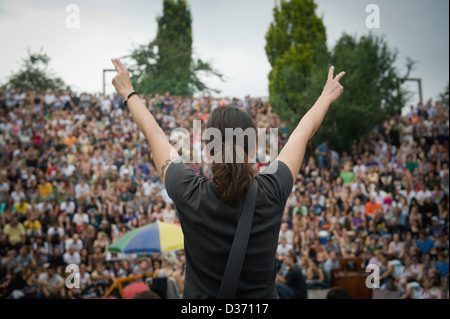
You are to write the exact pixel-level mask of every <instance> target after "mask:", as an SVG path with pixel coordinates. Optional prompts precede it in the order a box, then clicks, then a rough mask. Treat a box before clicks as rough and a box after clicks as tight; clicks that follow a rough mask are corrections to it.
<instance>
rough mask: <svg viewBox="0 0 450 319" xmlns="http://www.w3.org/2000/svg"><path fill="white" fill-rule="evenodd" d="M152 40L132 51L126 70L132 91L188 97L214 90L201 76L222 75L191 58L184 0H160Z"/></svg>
mask: <svg viewBox="0 0 450 319" xmlns="http://www.w3.org/2000/svg"><path fill="white" fill-rule="evenodd" d="M157 22H158V32H157V35H156V38H155V39H154V40H153V41H152V42H150V43H149V44H147V45H140V46H138V47H137V48H136V49H134V50H133V52H132V53H131V55H130V56H129V57H131V59H132V60H133V61H134V62H135V65H134V66H132V67H131V68H130V71H131V73H132V81H133V85H134V87H135V89H136V90H137V91H138V92H140V93H144V94H148V93H159V94H164V93H165V92H170V93H171V94H172V95H189V96H192V95H193V93H194V92H195V91H206V92H208V91H215V92H218V91H217V90H214V89H210V88H208V87H207V85H206V84H205V83H203V82H202V81H201V80H200V78H199V75H200V74H201V73H205V74H214V75H216V76H218V77H219V78H221V79H222V75H221V74H220V73H218V72H217V71H215V70H213V68H212V67H211V65H210V64H209V63H207V62H204V61H202V60H201V59H193V58H192V27H191V25H192V18H191V13H190V10H189V8H188V6H187V3H186V1H185V0H164V3H163V14H162V16H160V17H158V18H157Z"/></svg>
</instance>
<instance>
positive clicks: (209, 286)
mask: <svg viewBox="0 0 450 319" xmlns="http://www.w3.org/2000/svg"><path fill="white" fill-rule="evenodd" d="M271 165H278V168H277V170H276V171H275V172H274V173H272V174H269V173H265V172H263V173H260V174H259V175H257V176H256V179H257V180H258V183H259V188H258V193H257V197H256V204H255V211H254V217H253V224H252V229H251V233H250V239H249V243H248V249H247V254H246V257H245V260H244V266H243V268H242V272H241V276H240V280H239V284H238V288H237V292H236V298H252V299H253V298H277V294H276V289H275V277H276V267H275V254H276V249H277V244H278V235H279V230H280V225H281V217H282V215H283V210H284V207H285V203H286V201H287V198H288V197H289V194H290V193H291V190H292V186H293V179H292V174H291V172H290V170H289V168H288V167H287V166H286V165H285V164H284V163H283V162H281V161H276V162H274V163H272V164H271ZM266 171H268V170H266ZM271 171H273V170H271ZM166 187H167V192H168V194H169V196H170V197H171V198H172V199H173V201H174V203H175V205H176V207H177V211H178V212H179V215H180V222H181V226H182V228H183V232H184V236H185V237H184V238H185V241H184V244H185V255H186V269H187V271H186V278H185V291H184V294H183V296H184V298H208V297H209V298H214V297H216V296H217V293H218V291H219V287H220V284H221V282H222V276H223V273H224V270H225V266H226V263H227V260H228V256H229V252H230V249H231V244H232V242H233V238H234V234H235V231H236V226H237V222H238V215H239V212H240V207H241V205H235V206H229V205H225V204H223V203H222V202H221V201H220V200H219V195H218V193H217V190H216V188H215V186H214V184H213V183H212V182H211V181H209V180H207V179H206V178H204V177H202V176H199V175H196V174H195V173H194V172H193V171H192V170H191V169H189V168H188V167H187V166H186V165H185V164H183V163H172V164H171V165H170V166H169V168H168V169H167V173H166Z"/></svg>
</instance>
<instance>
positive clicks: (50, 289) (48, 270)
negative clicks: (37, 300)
mask: <svg viewBox="0 0 450 319" xmlns="http://www.w3.org/2000/svg"><path fill="white" fill-rule="evenodd" d="M44 269H45V270H44V271H43V272H42V273H41V274H40V275H39V279H38V282H39V292H40V294H41V295H42V297H44V298H58V297H65V280H64V279H63V277H61V276H60V275H59V274H58V273H57V272H56V265H53V264H45V265H44Z"/></svg>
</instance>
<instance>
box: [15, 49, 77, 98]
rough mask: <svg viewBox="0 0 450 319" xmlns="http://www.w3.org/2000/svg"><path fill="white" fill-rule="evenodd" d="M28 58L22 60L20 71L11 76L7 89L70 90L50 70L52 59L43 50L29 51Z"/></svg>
mask: <svg viewBox="0 0 450 319" xmlns="http://www.w3.org/2000/svg"><path fill="white" fill-rule="evenodd" d="M27 52H28V56H27V57H26V58H22V66H21V68H20V70H19V71H18V72H16V73H13V74H11V75H10V76H9V78H8V82H7V83H6V86H7V87H10V88H15V89H26V90H35V91H38V90H46V89H49V88H50V89H60V90H68V89H70V87H69V86H67V85H66V84H65V83H64V81H63V80H62V79H61V78H60V77H56V76H55V75H54V74H53V73H52V72H51V71H49V70H48V64H49V63H50V57H49V56H48V55H47V54H46V53H44V52H43V49H42V48H41V50H40V51H39V52H37V53H32V52H31V51H30V49H28V50H27Z"/></svg>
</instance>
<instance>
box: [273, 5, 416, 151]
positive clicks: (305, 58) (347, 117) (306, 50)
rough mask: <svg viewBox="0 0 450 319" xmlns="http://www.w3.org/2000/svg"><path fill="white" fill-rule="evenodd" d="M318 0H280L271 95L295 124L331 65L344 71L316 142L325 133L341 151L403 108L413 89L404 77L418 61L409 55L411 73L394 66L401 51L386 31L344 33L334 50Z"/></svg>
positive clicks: (277, 109) (275, 106)
mask: <svg viewBox="0 0 450 319" xmlns="http://www.w3.org/2000/svg"><path fill="white" fill-rule="evenodd" d="M315 9H316V4H315V3H314V1H313V0H291V1H289V2H288V1H284V0H282V1H281V6H280V7H278V6H276V7H275V8H274V21H273V22H272V23H271V25H270V27H269V30H268V32H267V34H266V54H267V58H268V60H269V62H270V64H271V66H272V70H271V71H270V73H269V101H270V103H271V105H272V107H273V109H274V111H275V112H276V113H277V114H278V115H279V116H280V117H281V119H282V120H285V121H290V122H291V123H292V125H291V130H292V129H294V128H295V126H296V125H297V123H298V121H299V120H300V119H301V118H302V117H303V116H304V115H305V113H306V112H307V111H308V110H309V109H310V108H311V106H312V105H313V104H314V103H315V102H316V100H317V98H318V97H319V96H320V94H321V92H322V89H323V86H324V85H325V83H326V79H327V73H328V69H329V67H330V66H331V65H334V66H335V70H336V74H337V73H338V72H340V71H345V72H346V75H345V77H344V78H343V79H342V80H341V83H342V84H343V86H344V90H345V91H344V93H343V95H342V96H341V97H340V98H339V99H338V101H336V102H335V103H334V104H333V105H332V106H331V107H330V109H329V111H328V113H327V115H326V117H325V119H324V121H323V122H322V125H321V127H320V129H319V130H318V131H317V132H316V134H315V136H314V138H313V140H312V142H313V144H315V145H317V144H318V143H320V142H321V141H323V140H324V139H328V140H330V145H331V146H332V147H333V148H334V149H336V150H338V151H341V150H343V149H347V148H349V147H350V146H351V143H352V142H353V141H354V140H356V139H357V138H358V137H359V136H362V135H364V134H366V133H368V132H369V131H370V130H371V129H372V128H373V127H374V126H376V125H378V124H380V123H382V122H383V121H384V120H385V119H387V118H388V117H390V116H392V115H393V114H396V113H399V112H400V110H401V108H402V106H403V105H404V104H405V102H406V100H407V97H408V94H407V93H408V92H406V91H405V90H403V89H402V83H403V80H402V79H404V78H407V77H408V76H409V73H410V71H411V69H412V67H413V65H414V61H412V60H411V59H408V60H407V64H406V68H407V71H406V75H403V76H401V75H400V74H399V71H398V70H397V69H396V68H395V67H394V64H395V62H396V59H397V52H396V51H393V50H391V49H390V48H389V47H388V45H387V43H386V41H385V40H384V38H383V37H376V36H374V35H372V34H370V35H368V36H362V37H361V38H360V39H357V38H356V37H353V36H350V35H347V34H343V35H342V36H341V38H340V39H339V41H338V42H337V44H336V45H335V47H334V48H333V50H332V51H331V52H329V51H328V49H327V46H326V31H325V27H324V25H323V22H322V19H321V18H319V17H317V16H316V14H315Z"/></svg>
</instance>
